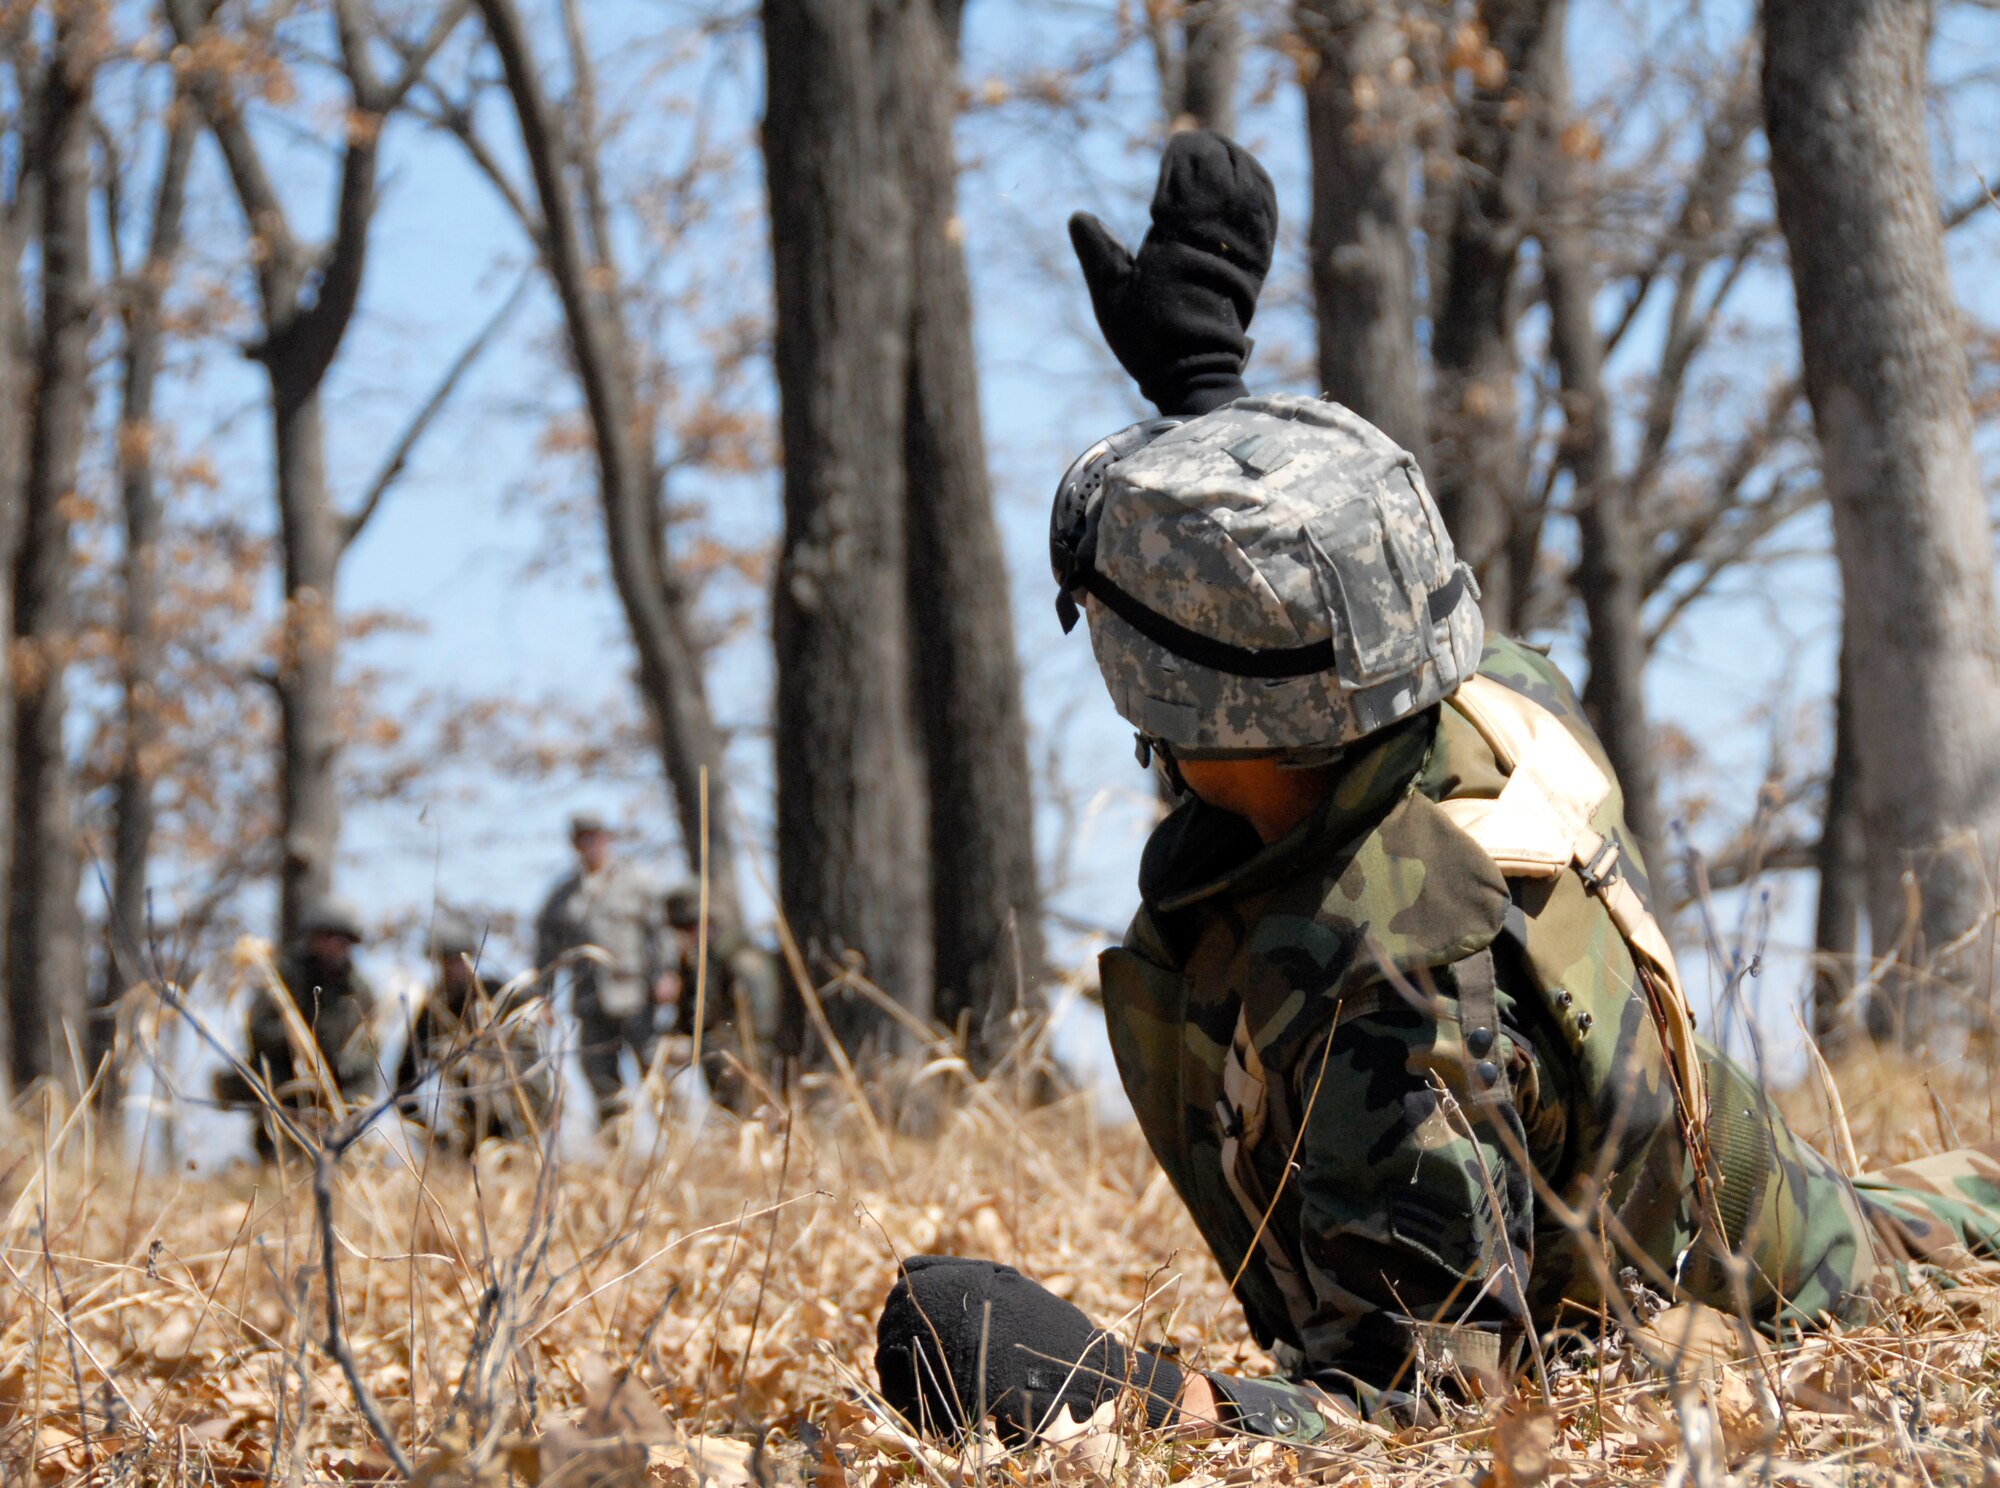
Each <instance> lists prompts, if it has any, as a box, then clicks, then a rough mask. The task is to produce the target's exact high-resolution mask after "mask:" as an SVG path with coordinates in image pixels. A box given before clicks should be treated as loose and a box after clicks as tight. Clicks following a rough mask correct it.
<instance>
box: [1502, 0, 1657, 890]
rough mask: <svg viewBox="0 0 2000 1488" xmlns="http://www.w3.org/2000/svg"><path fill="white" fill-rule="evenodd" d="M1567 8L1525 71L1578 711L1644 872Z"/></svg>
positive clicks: (1635, 651)
mask: <svg viewBox="0 0 2000 1488" xmlns="http://www.w3.org/2000/svg"><path fill="white" fill-rule="evenodd" d="M1568 9H1569V7H1568V5H1567V3H1566V0H1552V3H1550V4H1549V5H1548V7H1547V10H1546V12H1545V16H1544V28H1545V29H1544V32H1543V37H1542V41H1541V44H1540V45H1539V46H1538V47H1537V49H1536V52H1537V55H1536V59H1535V64H1534V66H1533V68H1532V69H1531V72H1530V86H1531V87H1532V88H1533V90H1534V92H1535V94H1536V95H1537V97H1538V100H1539V107H1538V113H1539V119H1538V120H1537V123H1538V128H1537V130H1536V133H1537V134H1538V135H1539V140H1540V146H1539V148H1540V153H1541V169H1540V186H1541V198H1542V199H1541V203H1540V211H1539V213H1538V220H1537V223H1536V228H1535V231H1536V236H1537V237H1538V238H1539V239H1540V242H1541V246H1542V292H1543V295H1544V297H1545V298H1546V299H1547V301H1548V306H1549V340H1550V349H1551V351H1552V352H1553V354H1554V359H1555V364H1556V371H1557V376H1558V378H1559V380H1560V383H1561V387H1562V401H1563V422H1564V427H1563V436H1562V446H1561V458H1562V461H1563V463H1564V464H1565V465H1566V466H1567V467H1568V469H1569V472H1570V477H1571V479H1572V481H1573V482H1574V483H1575V498H1574V504H1575V506H1576V513H1577V528H1578V532H1577V549H1578V551H1577V567H1576V589H1577V595H1578V598H1579V599H1581V600H1582V602H1583V611H1584V616H1585V619H1586V621H1587V623H1588V626H1589V635H1588V637H1587V642H1586V654H1587V655H1588V657H1589V659H1590V674H1589V677H1588V678H1587V680H1586V681H1585V683H1584V688H1583V707H1584V711H1585V712H1586V713H1587V714H1588V715H1589V716H1590V721H1591V723H1592V725H1593V726H1594V727H1595V728H1596V730H1597V734H1598V737H1599V738H1600V739H1601V740H1603V742H1604V752H1605V753H1606V754H1607V755H1608V756H1610V759H1611V764H1612V768H1613V769H1614V770H1616V771H1617V774H1618V783H1619V785H1620V786H1621V787H1622V788H1623V790H1624V793H1625V820H1626V823H1627V824H1628V825H1629V826H1630V827H1631V829H1632V833H1633V835H1634V836H1635V837H1636V838H1637V839H1638V842H1639V848H1640V851H1641V853H1642V855H1643V856H1644V857H1645V858H1646V861H1647V865H1648V866H1649V867H1650V868H1651V869H1652V871H1653V872H1655V873H1663V872H1664V871H1665V868H1666V859H1665V852H1666V847H1667V844H1666V841H1665V839H1664V836H1663V834H1662V831H1661V823H1660V816H1659V785H1658V781H1657V779H1656V775H1657V768H1656V760H1655V755H1654V751H1653V739H1652V729H1651V727H1650V726H1649V724H1648V723H1647V719H1646V691H1645V675H1644V674H1645V666H1646V633H1645V628H1644V626H1643V625H1641V623H1640V608H1641V606H1642V605H1643V604H1644V603H1645V551H1644V539H1643V537H1642V535H1641V533H1640V530H1639V523H1638V517H1637V514H1636V513H1635V512H1634V511H1633V510H1632V492H1631V489H1630V487H1629V486H1628V485H1627V483H1626V482H1624V481H1623V480H1621V479H1620V478H1619V474H1618V470H1617V463H1616V459H1615V454H1614V451H1613V448H1612V437H1611V399H1610V396H1609V394H1608V393H1607V392H1606V391H1605V387H1604V338H1603V335H1602V334H1601V333H1600V332H1599V331H1598V329H1597V322H1596V315H1595V307H1596V304H1597V273H1596V268H1595V264H1594V261H1593V253H1592V248H1591V241H1590V223H1589V220H1588V218H1587V215H1586V214H1587V212H1588V210H1589V200H1590V196H1589V193H1588V191H1587V190H1586V188H1585V185H1584V182H1583V180H1582V171H1581V166H1580V164H1579V162H1578V161H1577V160H1576V159H1575V158H1574V157H1573V155H1572V153H1571V150H1570V149H1569V148H1568V147H1567V145H1566V138H1567V128H1568V125H1569V123H1570V112H1571V108H1570V84H1569V61H1568V55H1567V53H1566V51H1565V49H1564V46H1563V26H1564V21H1565V19H1566V14H1567V11H1568Z"/></svg>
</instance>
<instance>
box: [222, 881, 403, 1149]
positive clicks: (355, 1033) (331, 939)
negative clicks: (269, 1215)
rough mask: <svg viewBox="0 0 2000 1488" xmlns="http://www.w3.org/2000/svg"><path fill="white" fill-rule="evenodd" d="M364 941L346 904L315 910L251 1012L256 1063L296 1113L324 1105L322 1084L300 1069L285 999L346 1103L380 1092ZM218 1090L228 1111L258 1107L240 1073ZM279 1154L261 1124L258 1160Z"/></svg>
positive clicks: (227, 1076)
mask: <svg viewBox="0 0 2000 1488" xmlns="http://www.w3.org/2000/svg"><path fill="white" fill-rule="evenodd" d="M364 939H366V937H365V936H364V935H363V934H362V927H361V917H360V915H359V914H358V913H357V912H356V911H355V909H354V906H353V905H351V904H349V903H348V902H347V901H346V900H345V899H339V898H328V899H323V900H321V901H320V902H319V903H317V904H314V905H311V906H309V907H308V908H307V910H306V913H305V915H304V916H303V917H302V919H301V921H300V925H299V937H298V939H297V940H296V941H294V942H293V943H292V944H290V945H288V946H286V947H285V948H284V949H283V950H282V951H281V952H280V953H279V955H278V958H277V973H278V981H279V984H280V985H279V986H278V987H272V988H267V989H265V990H264V991H263V993H262V994H261V995H259V996H258V998H257V1000H256V1002H255V1003H254V1004H253V1005H252V1007H251V1009H250V1018H249V1028H248V1043H249V1059H248V1062H249V1064H250V1066H251V1068H253V1069H256V1070H258V1071H259V1072H260V1073H261V1074H262V1075H263V1076H264V1078H265V1079H266V1080H267V1081H268V1083H269V1085H270V1087H271V1092H272V1094H274V1095H275V1096H277V1098H278V1099H279V1101H280V1102H282V1103H283V1104H285V1105H286V1106H288V1107H290V1108H291V1109H292V1110H293V1111H294V1112H295V1113H304V1112H308V1111H312V1110H316V1109H317V1108H318V1107H319V1106H320V1104H321V1100H320V1096H321V1089H320V1080H319V1077H318V1076H317V1075H316V1074H315V1073H314V1072H313V1071H312V1070H310V1069H300V1068H298V1066H297V1063H296V1059H295V1055H294V1052H293V1048H292V1037H291V1034H290V1032H289V1031H288V1030H287V1027H286V1019H285V1014H284V1010H283V1009H282V1008H281V1007H280V1006H279V1004H278V1001H277V999H278V998H279V997H280V996H289V997H290V999H291V1001H292V1003H293V1005H294V1006H295V1007H296V1008H297V1009H298V1015H299V1018H300V1019H301V1020H302V1021H303V1022H304V1024H305V1026H306V1028H307V1029H308V1030H310V1031H311V1033H312V1037H313V1040H314V1042H315V1043H316V1044H317V1045H318V1048H319V1053H320V1057H321V1058H322V1059H323V1060H324V1061H325V1063H326V1068H327V1072H328V1074H330V1075H331V1076H332V1079H333V1083H334V1088H335V1089H336V1090H338V1091H339V1092H340V1096H341V1099H342V1100H344V1101H348V1102H352V1101H355V1100H357V1099H360V1098H362V1097H364V1096H367V1095H369V1094H371V1093H372V1092H373V1091H374V1089H375V1086H376V1068H375V1065H376V1060H377V1057H378V1054H379V1050H378V1049H377V1047H376V1042H375V1021H374V1020H375V989H374V988H373V987H372V986H370V985H369V982H368V978H367V977H366V976H364V975H363V974H362V972H361V968H360V967H358V966H356V965H355V964H354V948H355V947H356V946H358V945H359V944H361V942H362V941H363V940H364ZM215 1089H216V1097H217V1099H218V1100H220V1101H222V1102H223V1103H225V1104H229V1105H250V1104H252V1103H253V1100H254V1097H253V1095H252V1092H251V1090H250V1087H249V1085H248V1084H247V1083H246V1082H245V1081H244V1080H243V1079H242V1078H241V1077H239V1076H238V1075H237V1074H236V1073H235V1072H234V1071H233V1070H232V1071H225V1072H223V1073H222V1074H220V1075H218V1076H217V1078H216V1086H215ZM275 1151H276V1147H275V1144H274V1142H273V1139H272V1133H271V1129H270V1124H269V1123H268V1122H266V1121H261V1120H260V1121H259V1122H258V1124H257V1154H258V1156H259V1157H262V1158H264V1159H265V1160H267V1161H268V1160H269V1159H270V1158H271V1157H272V1156H273V1154H274V1153H275Z"/></svg>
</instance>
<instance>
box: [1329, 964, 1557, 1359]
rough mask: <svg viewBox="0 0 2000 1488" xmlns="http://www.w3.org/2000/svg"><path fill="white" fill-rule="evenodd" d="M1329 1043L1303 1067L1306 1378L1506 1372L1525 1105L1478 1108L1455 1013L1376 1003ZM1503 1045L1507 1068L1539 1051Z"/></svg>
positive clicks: (1526, 1194) (1522, 1249)
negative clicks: (1509, 1137)
mask: <svg viewBox="0 0 2000 1488" xmlns="http://www.w3.org/2000/svg"><path fill="white" fill-rule="evenodd" d="M1447 976H1448V974H1447ZM1329 1038H1330V1041H1331V1042H1330V1045H1327V1044H1323V1043H1320V1042H1315V1043H1314V1044H1313V1045H1312V1046H1311V1047H1310V1048H1309V1050H1308V1051H1307V1054H1306V1057H1304V1058H1302V1059H1300V1060H1298V1061H1297V1062H1296V1063H1295V1064H1294V1067H1293V1078H1294V1081H1295V1088H1294V1090H1293V1092H1292V1094H1293V1098H1294V1099H1295V1100H1297V1101H1298V1102H1299V1106H1298V1107H1297V1109H1300V1110H1302V1111H1303V1112H1304V1113H1305V1115H1304V1118H1303V1119H1304V1127H1305V1130H1304V1135H1303V1139H1302V1141H1301V1144H1300V1152H1299V1157H1298V1171H1297V1177H1296V1181H1297V1183H1298V1188H1299V1226H1300V1236H1299V1253H1300V1258H1301V1260H1302V1261H1303V1266H1304V1274H1303V1276H1302V1277H1301V1281H1302V1283H1303V1285H1304V1287H1305V1289H1306V1291H1307V1293H1308V1296H1307V1298H1306V1299H1305V1300H1306V1302H1307V1304H1308V1307H1309V1311H1308V1314H1307V1316H1306V1317H1305V1319H1304V1322H1303V1326H1302V1327H1301V1328H1300V1329H1299V1333H1300V1346H1301V1350H1302V1352H1303V1354H1304V1356H1305V1357H1304V1361H1303V1366H1302V1368H1301V1369H1300V1370H1299V1371H1298V1372H1299V1373H1301V1374H1302V1375H1304V1376H1306V1377H1309V1378H1314V1379H1318V1380H1320V1381H1321V1382H1322V1383H1325V1384H1327V1385H1328V1387H1329V1388H1331V1389H1335V1390H1338V1391H1342V1392H1351V1391H1352V1390H1353V1389H1354V1388H1355V1387H1356V1385H1357V1384H1359V1385H1361V1386H1369V1387H1378V1388H1386V1387H1391V1386H1392V1385H1394V1384H1397V1383H1401V1384H1403V1385H1405V1386H1408V1385H1409V1384H1410V1383H1412V1380H1413V1375H1412V1371H1413V1369H1414V1368H1416V1367H1417V1366H1418V1365H1419V1364H1422V1365H1424V1367H1425V1370H1426V1372H1427V1373H1436V1372H1437V1371H1438V1369H1439V1367H1440V1366H1441V1365H1443V1364H1445V1363H1446V1362H1447V1360H1446V1356H1447V1355H1449V1356H1450V1362H1455V1363H1459V1364H1464V1365H1469V1366H1472V1367H1474V1368H1498V1367H1501V1365H1502V1360H1503V1359H1504V1358H1505V1357H1506V1356H1507V1355H1509V1354H1510V1353H1511V1352H1512V1351H1513V1349H1514V1348H1515V1346H1516V1345H1517V1343H1518V1341H1519V1340H1520V1339H1521V1338H1522V1337H1523V1336H1525V1331H1526V1327H1527V1307H1526V1303H1525V1301H1524V1294H1525V1293H1526V1290H1527V1277H1528V1270H1529V1267H1530V1265H1531V1264H1532V1260H1533V1244H1534V1190H1533V1187H1532V1185H1531V1182H1530V1179H1529V1177H1528V1175H1527V1173H1526V1172H1525V1171H1523V1170H1522V1168H1521V1167H1520V1166H1519V1164H1517V1163H1516V1162H1515V1161H1514V1160H1513V1159H1512V1157H1511V1156H1510V1150H1511V1151H1521V1150H1526V1145H1525V1142H1524V1141H1523V1139H1522V1127H1521V1121H1520V1117H1519V1115H1518V1113H1517V1112H1516V1110H1515V1109H1514V1107H1513V1106H1512V1105H1511V1104H1508V1105H1504V1106H1500V1107H1498V1108H1497V1109H1492V1110H1490V1111H1489V1112H1481V1111H1479V1110H1478V1108H1477V1107H1476V1106H1475V1105H1474V1102H1473V1099H1472V1097H1471V1096H1470V1095H1469V1094H1468V1092H1467V1089H1466V1081H1465V1078H1464V1075H1463V1070H1464V1068H1465V1066H1464V1063H1463V1061H1462V1059H1461V1056H1460V1049H1459V1044H1458V1028H1457V1024H1456V1022H1455V1021H1441V1020H1439V1019H1436V1018H1433V1017H1429V1016H1426V1015H1424V1014H1421V1013H1419V1012H1417V1011H1416V1010H1415V1009H1413V1008H1408V1007H1404V1006H1400V1005H1380V1004H1378V1005H1377V1006H1376V1007H1375V1008H1374V1010H1372V1011H1368V1012H1365V1013H1362V1014H1361V1015H1359V1016H1355V1017H1351V1018H1344V1019H1342V1020H1341V1021H1340V1023H1339V1024H1338V1025H1337V1026H1336V1027H1335V1028H1334V1030H1333V1031H1332V1033H1331V1034H1330V1035H1329ZM1505 1042H1506V1045H1507V1046H1506V1048H1505V1049H1504V1050H1503V1058H1505V1059H1506V1062H1507V1063H1508V1065H1509V1066H1510V1067H1518V1066H1523V1065H1526V1064H1529V1063H1530V1062H1531V1061H1532V1057H1533V1056H1532V1054H1531V1052H1530V1051H1528V1050H1527V1049H1526V1047H1525V1045H1524V1043H1522V1042H1520V1041H1517V1040H1515V1039H1513V1038H1512V1037H1511V1036H1509V1037H1507V1039H1506V1040H1505ZM1322 1060H1324V1065H1325V1072H1324V1076H1323V1077H1322V1076H1321V1074H1320V1066H1321V1063H1322ZM1492 1120H1504V1121H1507V1122H1509V1123H1510V1124H1511V1126H1512V1129H1513V1132H1514V1136H1515V1142H1514V1143H1511V1144H1503V1143H1502V1141H1501V1139H1500V1138H1499V1137H1498V1136H1496V1135H1495V1133H1494V1131H1493V1128H1492V1126H1491V1125H1490V1124H1489V1122H1490V1121H1492Z"/></svg>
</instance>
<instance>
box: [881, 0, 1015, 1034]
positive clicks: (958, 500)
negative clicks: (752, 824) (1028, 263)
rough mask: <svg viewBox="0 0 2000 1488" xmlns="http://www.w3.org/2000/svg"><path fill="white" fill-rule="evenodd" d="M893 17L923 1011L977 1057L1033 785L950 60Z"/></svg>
mask: <svg viewBox="0 0 2000 1488" xmlns="http://www.w3.org/2000/svg"><path fill="white" fill-rule="evenodd" d="M904 24H905V32H904V39H905V61H904V64H903V67H902V78H903V83H902V87H901V90H900V94H899V102H900V105H901V107H902V110H903V123H902V128H903V149H904V164H905V169H906V171H907V178H908V183H909V189H910V197H911V209H912V214H913V220H912V224H911V228H912V238H911V242H912V251H911V260H910V268H911V276H910V277H911V302H910V343H909V367H908V372H907V375H906V387H907V395H906V398H905V403H904V447H905V450H906V465H905V482H906V485H905V497H906V502H907V506H906V534H905V537H906V544H905V565H906V571H907V574H908V603H909V624H910V638H911V652H912V655H911V661H912V668H913V681H914V683H915V688H916V693H915V712H916V714H917V717H918V718H919V720H920V721H921V727H922V733H923V745H924V759H925V765H926V781H927V785H928V789H927V792H926V794H927V797H928V801H929V807H930V813H929V814H930V861H931V870H930V873H931V936H932V941H933V944H934V947H935V955H936V971H935V986H936V993H935V996H934V999H933V1004H932V1014H933V1016H935V1017H936V1018H937V1019H938V1021H940V1022H941V1023H944V1024H946V1025H947V1026H957V1025H958V1024H959V1023H960V1022H961V1021H964V1022H965V1024H966V1025H967V1028H968V1031H969V1033H970V1035H971V1040H970V1042H971V1045H972V1048H973V1052H974V1054H975V1057H976V1059H978V1060H979V1061H981V1062H983V1061H984V1060H985V1058H986V1057H987V1056H989V1055H992V1054H997V1053H998V1052H1000V1051H1001V1050H1002V1049H1004V1047H1005V1045H1006V1042H1007V1032H1006V1030H1005V1029H1004V1028H1003V1027H1002V1026H1000V1024H999V1023H998V1021H997V1016H996V1015H1004V1014H1005V1013H1006V1012H1007V1011H1008V1010H1010V1009H1012V1008H1014V1007H1015V1006H1016V1003H1017V1001H1018V997H1017V993H1018V992H1020V991H1021V990H1024V988H1025V987H1026V986H1031V985H1032V984H1033V983H1034V981H1035V980H1036V979H1037V978H1038V977H1039V975H1040V972H1041V968H1042V938H1041V907H1040V898H1039V894H1038V892H1037V889H1036V882H1035V846H1034V798H1033V791H1032V787H1031V784H1030V780H1029V772H1028V745H1027V738H1028V729H1027V721H1026V719H1025V717H1024V716H1023V712H1022V707H1021V675H1020V666H1019V663H1018V661H1017V659H1016V657H1015V654H1014V620H1013V606H1012V604H1011V602H1010V601H1009V598H1008V593H1007V563H1006V557H1005V553H1004V551H1003V550H1002V547H1001V542H1000V528H999V524H998V522H997V521H996V520H995V517H994V512H993V492H992V487H991V485H990V482H989V479H988V475H987V466H986V443H985V439H984V436H983V434H982V432H981V421H980V411H979V375H978V364H977V360H976V358H975V355H974V350H973V342H972V290H971V285H970V283H969V281H968V280H967V277H966V267H965V254H964V252H963V250H962V249H961V247H960V246H959V241H958V231H959V219H958V208H957V159H956V156H955V153H954V150H953V147H952V124H953V120H954V116H955V114H956V98H957V86H956V84H957V76H958V68H957V58H956V57H955V56H954V55H953V51H952V48H951V45H950V42H951V37H950V35H949V33H948V32H947V30H946V28H945V25H944V24H943V22H942V20H941V19H940V18H939V17H938V16H936V14H935V13H934V12H932V11H931V9H930V7H929V4H928V0H918V3H915V4H912V5H911V6H910V8H909V10H908V11H907V13H906V16H905V22H904Z"/></svg>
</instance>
